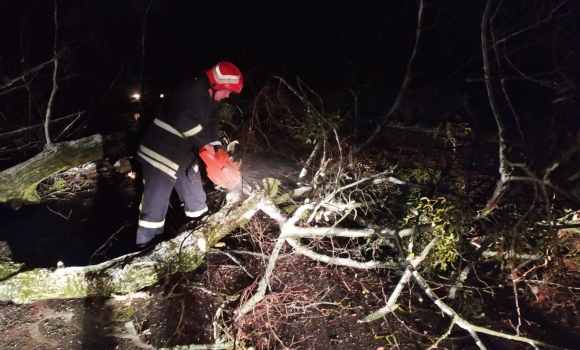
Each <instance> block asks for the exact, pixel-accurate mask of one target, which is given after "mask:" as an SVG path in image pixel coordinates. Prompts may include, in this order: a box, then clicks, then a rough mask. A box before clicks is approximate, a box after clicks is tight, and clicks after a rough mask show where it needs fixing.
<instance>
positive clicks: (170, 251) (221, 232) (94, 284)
mask: <svg viewBox="0 0 580 350" xmlns="http://www.w3.org/2000/svg"><path fill="white" fill-rule="evenodd" d="M262 196H263V193H262V192H256V193H254V194H252V195H251V196H250V197H249V198H248V199H246V200H245V201H243V202H241V203H240V201H239V197H240V195H236V194H229V195H228V197H229V198H228V201H227V203H226V205H225V206H224V207H223V208H222V209H221V210H220V211H219V212H217V213H215V214H213V215H211V216H209V217H208V219H207V220H206V221H205V222H204V223H203V224H202V225H200V227H199V228H198V229H196V230H195V231H186V232H184V233H182V234H180V235H178V236H177V237H175V238H173V239H171V240H169V241H166V242H163V243H160V244H158V245H157V246H156V247H155V249H153V250H151V251H149V252H142V253H133V254H129V255H124V256H121V257H118V258H116V259H113V260H109V261H106V262H104V263H102V264H99V265H93V266H84V267H64V268H56V269H46V268H42V269H34V270H29V271H23V272H19V269H21V267H22V266H21V264H16V263H7V262H5V263H2V264H1V265H0V300H1V301H12V302H15V303H32V302H35V301H37V300H43V299H60V298H84V297H97V296H101V297H103V296H104V297H106V296H111V294H113V293H114V294H125V293H129V292H134V291H137V290H139V289H141V288H144V287H147V286H150V285H153V284H155V283H156V282H158V281H159V280H160V279H162V278H163V277H165V276H168V275H170V274H174V273H176V272H188V271H192V270H195V269H196V268H197V267H198V266H199V265H200V264H201V263H202V262H203V259H204V256H205V252H202V251H200V249H199V248H198V243H199V240H200V239H203V240H205V241H206V242H207V246H208V247H211V246H214V245H215V244H216V243H217V242H218V241H219V240H220V239H222V238H223V237H224V236H225V235H226V234H228V233H229V232H231V231H233V230H234V229H235V228H237V227H239V226H242V225H244V224H245V223H246V222H247V221H248V219H249V218H251V215H247V214H246V213H248V212H249V213H255V210H254V208H255V207H256V206H257V204H258V203H259V202H260V201H261V198H262Z"/></svg>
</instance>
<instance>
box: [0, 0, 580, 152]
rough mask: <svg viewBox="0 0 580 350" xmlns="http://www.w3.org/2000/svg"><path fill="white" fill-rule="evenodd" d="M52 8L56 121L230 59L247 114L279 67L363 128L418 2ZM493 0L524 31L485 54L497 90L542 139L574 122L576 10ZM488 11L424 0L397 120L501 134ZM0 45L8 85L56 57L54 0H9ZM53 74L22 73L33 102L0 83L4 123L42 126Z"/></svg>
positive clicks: (395, 79)
mask: <svg viewBox="0 0 580 350" xmlns="http://www.w3.org/2000/svg"><path fill="white" fill-rule="evenodd" d="M57 3H58V38H57V51H59V52H61V56H60V60H59V91H58V94H57V96H56V101H55V107H54V109H55V110H54V117H59V116H63V115H68V114H71V113H75V112H77V111H79V110H87V111H88V113H87V116H88V119H89V120H92V121H93V124H92V125H93V126H94V125H98V124H99V121H100V120H102V118H105V116H107V115H111V113H112V112H115V111H116V110H118V109H119V107H120V106H123V103H124V102H126V101H127V100H128V98H129V96H130V95H131V94H132V93H135V92H138V91H139V88H140V86H141V85H142V88H143V90H142V91H143V92H144V93H145V94H147V93H151V94H157V93H160V92H163V90H164V87H166V86H167V85H168V84H171V83H172V81H173V79H174V77H175V76H176V75H179V74H184V73H185V72H187V71H189V70H196V71H201V70H205V69H208V68H209V67H211V66H212V65H213V64H215V63H216V62H218V61H222V60H228V61H231V62H233V63H234V64H236V65H238V66H239V67H240V68H241V70H242V72H243V73H244V77H245V81H246V85H245V88H244V90H243V92H242V94H241V96H238V97H235V98H233V101H234V102H235V103H237V104H238V105H239V106H240V107H241V110H242V111H244V112H247V111H248V110H251V104H252V102H253V101H254V100H255V98H256V95H257V94H258V92H259V91H260V89H262V88H263V86H264V85H265V84H267V83H268V82H271V81H272V80H271V77H272V76H273V75H280V76H283V77H285V78H286V79H288V80H289V81H290V82H294V79H295V78H296V77H297V76H299V77H300V78H301V79H302V80H304V82H305V83H306V84H308V86H310V87H311V88H312V89H313V90H314V91H316V92H317V93H318V94H319V95H320V96H321V97H322V98H323V100H324V101H325V107H326V111H327V112H328V113H337V114H339V115H341V116H342V117H344V118H346V117H347V116H348V115H351V116H352V114H353V108H354V103H355V101H354V94H356V95H357V103H358V108H359V109H358V112H359V113H360V115H361V118H360V120H361V121H364V120H366V122H367V124H366V126H368V127H369V128H372V127H373V126H376V124H377V123H378V121H379V120H380V118H381V117H382V116H383V115H384V114H385V113H386V112H387V111H388V110H389V108H390V105H391V104H392V102H393V100H394V98H395V96H396V95H397V93H398V91H399V89H400V86H401V83H402V80H403V78H404V76H405V73H406V65H407V62H408V60H409V57H410V55H411V53H412V50H413V46H414V41H415V38H416V27H417V10H418V5H419V3H418V2H417V1H410V0H409V1H364V2H361V1H352V0H346V1H341V2H331V1H311V2H296V1H293V2H284V1H262V2H240V1H237V2H234V1H219V2H217V1H189V0H167V1H162V0H125V1H97V0H91V1H89V0H85V1H82V0H58V2H57ZM492 4H493V6H492V13H491V16H494V17H495V25H496V28H494V32H495V33H496V34H497V37H498V39H501V38H503V37H506V36H509V35H512V34H514V33H517V32H519V31H522V30H523V33H522V34H519V35H516V36H514V37H513V38H511V39H509V40H507V41H505V42H504V43H502V44H500V45H498V50H499V52H500V54H501V57H500V58H501V60H502V62H503V66H498V63H497V62H496V57H495V56H494V54H493V51H490V60H491V64H490V69H491V72H492V78H493V79H494V84H496V91H498V93H499V94H501V92H500V91H501V90H500V87H499V85H498V82H499V80H500V79H502V78H505V79H506V80H505V82H506V88H507V89H508V93H509V96H510V98H511V101H509V102H510V103H511V104H512V107H513V108H514V109H515V111H516V114H517V115H518V117H519V118H520V119H521V120H522V121H523V123H522V124H523V125H521V128H522V129H523V132H524V134H526V135H527V136H528V138H529V139H532V138H536V139H539V138H542V137H543V134H544V133H545V131H546V130H547V129H550V128H552V127H554V125H556V126H557V127H561V128H562V129H563V130H576V129H578V128H579V127H580V122H579V121H578V119H579V118H578V115H577V114H578V112H576V111H577V110H578V108H577V106H578V101H579V100H580V99H579V97H578V96H579V94H578V92H577V86H576V85H577V84H576V82H577V81H578V77H579V72H580V54H579V52H580V50H579V48H580V40H579V37H578V35H577V33H578V29H579V28H578V18H579V17H578V13H579V7H580V4H579V3H578V2H576V1H565V0H561V1H557V2H548V1H544V0H532V1H528V0H516V1H505V2H501V7H500V9H499V10H496V9H497V6H498V4H500V2H499V1H493V3H492ZM485 5H486V1H483V0H472V1H468V2H466V1H433V0H429V1H425V6H424V9H423V21H422V23H423V25H422V27H423V28H422V33H421V39H420V42H419V46H418V50H417V55H416V58H415V62H414V65H413V66H412V67H411V77H412V83H411V85H410V89H409V92H408V93H407V95H406V99H405V101H404V105H403V108H401V112H400V113H397V115H396V116H395V117H394V119H398V120H402V121H408V122H415V123H417V122H418V123H431V124H437V123H441V122H446V121H451V122H469V123H470V124H471V125H472V126H477V127H481V128H483V129H485V130H487V131H489V132H495V128H496V126H495V121H494V119H493V115H492V113H491V110H490V108H489V101H488V96H487V92H486V90H485V85H484V81H483V69H482V68H483V61H482V53H481V19H482V15H483V11H484V8H485ZM143 28H145V30H144V44H145V45H144V51H145V54H144V55H143V45H142V44H143V37H142V34H143ZM0 43H1V44H0V84H5V83H6V82H9V81H10V80H11V79H14V78H16V77H18V76H21V75H22V72H23V71H24V70H26V69H30V68H33V67H35V66H37V65H39V64H41V63H43V62H46V61H49V60H50V59H52V57H53V45H54V2H53V1H49V0H44V1H40V0H37V1H15V0H14V1H7V0H5V1H2V2H1V3H0ZM490 50H491V47H490ZM507 59H509V62H510V63H511V64H513V66H514V67H517V69H518V70H519V72H518V71H517V70H516V69H514V68H513V67H511V66H510V65H509V64H508V62H507ZM522 73H523V74H525V75H526V77H522ZM51 79H52V64H47V65H46V66H45V67H44V68H43V69H41V70H40V71H39V72H38V73H34V74H30V75H28V76H27V80H28V81H29V84H28V85H29V86H28V88H29V89H30V91H31V95H32V96H33V98H32V100H31V99H30V98H29V96H30V94H29V93H28V91H27V88H25V86H24V84H16V85H18V86H17V87H16V88H15V89H14V90H13V91H8V92H7V91H6V90H7V89H2V86H0V112H2V115H1V116H0V131H8V130H14V129H16V128H18V127H21V126H25V125H30V124H34V123H42V121H43V118H44V114H45V112H46V105H47V103H48V98H49V96H50V92H51V88H52V82H51ZM499 98H500V100H502V101H500V108H501V110H502V112H503V113H505V114H504V115H505V116H506V117H505V120H504V123H505V124H506V126H507V128H508V132H514V133H515V135H516V137H519V136H518V134H519V131H517V125H516V120H515V118H514V117H513V116H512V112H511V107H510V106H509V105H508V101H505V98H503V97H502V96H500V97H499ZM554 100H560V101H563V102H558V103H554V102H553V101H554ZM85 118H86V117H85ZM95 121H96V122H95ZM106 131H107V130H99V129H98V128H97V129H95V128H93V129H91V130H87V132H86V133H87V134H90V133H91V132H106ZM78 136H79V135H75V137H78ZM568 136H569V137H572V134H570V135H568ZM38 137H39V138H41V137H42V136H41V134H39V135H38ZM559 138H561V136H559ZM545 147H546V146H545V145H540V148H545Z"/></svg>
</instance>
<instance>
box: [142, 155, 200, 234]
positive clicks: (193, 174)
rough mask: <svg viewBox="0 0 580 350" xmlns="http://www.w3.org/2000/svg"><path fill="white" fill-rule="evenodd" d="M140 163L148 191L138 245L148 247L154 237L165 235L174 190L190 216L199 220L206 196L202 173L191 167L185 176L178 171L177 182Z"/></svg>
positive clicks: (144, 202)
mask: <svg viewBox="0 0 580 350" xmlns="http://www.w3.org/2000/svg"><path fill="white" fill-rule="evenodd" d="M141 163H142V164H143V179H144V184H145V190H144V192H143V201H142V203H141V215H140V217H139V225H138V228H137V242H136V243H137V244H143V243H147V242H149V241H150V240H152V239H153V238H154V237H155V235H157V234H161V233H163V228H164V220H165V215H166V214H167V208H168V205H169V198H170V196H171V191H172V189H173V188H175V190H176V191H177V194H178V195H179V198H180V199H181V201H182V202H184V204H185V213H186V215H187V216H189V217H199V216H201V215H202V214H203V213H204V212H206V211H207V206H206V204H205V200H206V195H205V192H204V191H203V187H202V182H201V176H200V174H199V172H197V171H195V170H194V169H193V168H192V167H190V169H189V171H188V172H187V174H186V172H185V168H184V167H179V169H178V170H177V173H176V174H175V175H176V177H177V179H175V180H174V179H173V178H172V177H171V176H169V175H168V174H166V173H164V172H163V171H161V170H159V169H158V168H156V167H154V166H152V165H151V164H149V163H146V162H141ZM192 215H195V216H192Z"/></svg>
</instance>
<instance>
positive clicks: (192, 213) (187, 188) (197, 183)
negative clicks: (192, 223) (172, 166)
mask: <svg viewBox="0 0 580 350" xmlns="http://www.w3.org/2000/svg"><path fill="white" fill-rule="evenodd" d="M177 175H178V176H177V180H176V181H175V185H174V187H175V190H176V191H177V194H178V195H179V199H181V202H183V204H184V209H185V215H186V216H188V217H190V218H198V217H200V216H202V215H203V214H204V213H205V212H207V206H206V204H205V200H206V196H205V192H204V191H203V186H202V183H201V175H200V174H199V171H198V166H197V164H196V165H194V166H193V167H190V168H189V171H187V174H186V173H185V171H182V169H181V168H180V169H179V171H178V174H177Z"/></svg>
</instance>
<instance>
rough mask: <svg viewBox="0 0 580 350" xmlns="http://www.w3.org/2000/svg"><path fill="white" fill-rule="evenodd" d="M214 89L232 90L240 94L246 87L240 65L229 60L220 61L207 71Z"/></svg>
mask: <svg viewBox="0 0 580 350" xmlns="http://www.w3.org/2000/svg"><path fill="white" fill-rule="evenodd" d="M205 74H206V75H207V77H208V78H209V82H210V83H211V87H212V89H214V90H216V91H219V90H230V91H232V92H235V93H236V94H239V93H240V92H241V91H242V88H243V87H244V77H243V76H242V72H241V71H240V69H239V68H238V67H236V66H235V65H233V64H232V63H229V62H220V63H218V64H216V65H215V66H213V67H211V68H210V69H208V70H206V71H205Z"/></svg>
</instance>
